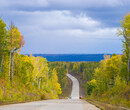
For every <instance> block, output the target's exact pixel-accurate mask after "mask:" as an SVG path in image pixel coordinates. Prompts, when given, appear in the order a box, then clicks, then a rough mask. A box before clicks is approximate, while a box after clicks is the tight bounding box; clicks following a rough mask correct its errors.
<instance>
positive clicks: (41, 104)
mask: <svg viewBox="0 0 130 110" xmlns="http://www.w3.org/2000/svg"><path fill="white" fill-rule="evenodd" d="M67 76H68V77H69V78H70V79H71V80H72V83H73V87H72V93H71V97H72V99H57V100H44V101H36V102H30V103H21V104H11V105H5V106H0V110H100V109H99V108H97V107H95V106H94V105H92V104H90V103H88V102H86V101H84V100H80V99H79V82H78V80H77V79H76V78H75V77H73V76H72V75H70V74H67Z"/></svg>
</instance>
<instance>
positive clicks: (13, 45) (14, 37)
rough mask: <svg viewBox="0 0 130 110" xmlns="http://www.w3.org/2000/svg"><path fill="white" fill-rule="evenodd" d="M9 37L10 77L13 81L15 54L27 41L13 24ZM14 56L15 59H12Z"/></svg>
mask: <svg viewBox="0 0 130 110" xmlns="http://www.w3.org/2000/svg"><path fill="white" fill-rule="evenodd" d="M8 36H9V37H8V42H9V49H10V63H9V77H10V79H13V75H14V55H15V52H16V51H17V50H18V49H20V48H21V47H22V46H23V45H24V43H25V41H24V37H23V36H21V33H20V31H19V30H18V28H17V27H15V26H14V25H13V24H12V23H11V26H10V29H9V31H8ZM12 55H13V58H12ZM12 59H13V61H12ZM11 66H12V74H11Z"/></svg>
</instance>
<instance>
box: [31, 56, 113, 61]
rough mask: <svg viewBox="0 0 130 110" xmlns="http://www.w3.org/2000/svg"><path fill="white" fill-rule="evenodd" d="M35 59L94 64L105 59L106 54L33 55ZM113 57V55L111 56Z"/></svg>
mask: <svg viewBox="0 0 130 110" xmlns="http://www.w3.org/2000/svg"><path fill="white" fill-rule="evenodd" d="M33 55H34V56H35V57H37V56H42V57H44V58H46V59H47V60H48V61H51V62H54V61H67V62H81V61H86V62H92V61H97V62H98V61H101V60H103V59H104V54H33ZM109 55H111V54H109Z"/></svg>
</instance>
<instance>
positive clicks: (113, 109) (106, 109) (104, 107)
mask: <svg viewBox="0 0 130 110" xmlns="http://www.w3.org/2000/svg"><path fill="white" fill-rule="evenodd" d="M85 100H86V101H87V102H89V103H91V104H93V105H95V106H96V107H98V108H100V109H101V110H130V109H129V108H124V107H120V106H115V105H111V104H107V103H103V102H99V101H95V100H92V99H85Z"/></svg>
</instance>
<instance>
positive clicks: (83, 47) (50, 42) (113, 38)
mask: <svg viewBox="0 0 130 110" xmlns="http://www.w3.org/2000/svg"><path fill="white" fill-rule="evenodd" d="M129 12H130V0H0V17H1V18H2V19H3V20H4V22H5V23H6V24H7V26H9V25H10V24H11V21H12V22H13V23H14V24H15V25H16V26H17V27H18V29H19V30H20V32H21V34H22V35H23V36H24V39H25V45H24V47H23V48H22V51H21V53H22V54H30V53H33V54H98V53H104V54H105V53H106V54H107V53H117V54H121V53H122V38H123V37H117V32H118V31H117V28H120V21H121V20H123V18H124V16H125V15H126V14H128V13H129Z"/></svg>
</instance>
